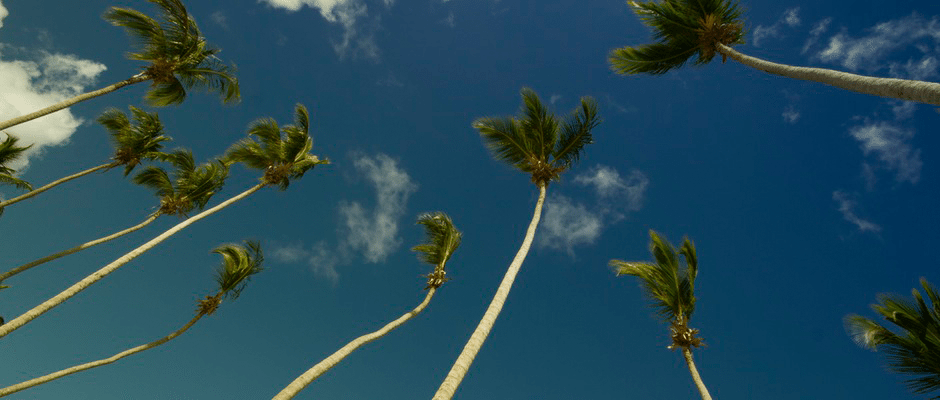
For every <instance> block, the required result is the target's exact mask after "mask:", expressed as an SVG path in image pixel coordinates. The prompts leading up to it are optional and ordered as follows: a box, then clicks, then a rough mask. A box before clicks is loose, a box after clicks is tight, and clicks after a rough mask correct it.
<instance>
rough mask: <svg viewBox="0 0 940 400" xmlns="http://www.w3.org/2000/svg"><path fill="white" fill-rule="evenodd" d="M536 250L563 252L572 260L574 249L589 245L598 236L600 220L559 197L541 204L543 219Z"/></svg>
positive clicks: (598, 217)
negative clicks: (578, 246) (546, 249)
mask: <svg viewBox="0 0 940 400" xmlns="http://www.w3.org/2000/svg"><path fill="white" fill-rule="evenodd" d="M540 225H541V230H540V231H539V243H538V244H539V246H540V247H549V248H553V249H557V250H564V251H566V252H567V253H568V254H569V255H571V256H572V257H573V256H574V246H577V245H582V244H592V243H594V241H595V240H597V238H598V237H600V235H601V229H602V227H603V223H601V216H600V215H598V214H596V213H595V212H592V211H589V210H588V209H587V208H586V207H584V205H581V204H573V203H572V202H571V200H569V199H568V198H567V197H564V196H562V195H555V196H553V197H551V198H549V199H548V200H547V201H546V202H545V216H544V217H543V218H542V221H541V224H540Z"/></svg>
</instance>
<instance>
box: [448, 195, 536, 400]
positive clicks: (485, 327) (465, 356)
mask: <svg viewBox="0 0 940 400" xmlns="http://www.w3.org/2000/svg"><path fill="white" fill-rule="evenodd" d="M544 202H545V185H540V186H539V200H538V202H537V203H535V213H534V215H533V216H532V222H530V223H529V229H528V230H527V231H526V234H525V239H524V240H523V241H522V246H521V247H519V252H517V253H516V257H515V258H513V259H512V263H511V264H509V269H508V270H507V271H506V275H505V276H503V281H502V282H501V283H500V284H499V288H498V289H496V295H494V296H493V301H492V302H490V306H489V307H488V308H487V309H486V313H484V314H483V318H482V319H481V320H480V323H479V324H478V325H477V328H476V330H474V331H473V335H471V336H470V340H468V341H467V344H466V345H465V346H464V348H463V351H461V352H460V356H458V357H457V361H455V362H454V366H453V367H451V369H450V372H448V373H447V378H445V379H444V382H443V383H441V387H439V388H438V389H437V393H435V394H434V400H450V399H451V398H453V397H454V393H456V392H457V387H458V386H460V382H461V381H463V378H464V376H465V375H466V374H467V371H468V370H469V369H470V364H472V363H473V359H474V358H476V356H477V353H478V352H480V348H481V347H483V342H484V341H486V337H487V336H488V335H489V334H490V330H491V329H493V324H494V323H496V317H498V316H499V312H500V311H501V310H502V309H503V304H504V303H505V302H506V298H507V297H508V296H509V290H510V289H512V283H513V281H515V280H516V274H518V273H519V269H520V268H521V267H522V262H523V261H524V260H525V257H526V255H527V254H528V253H529V247H530V246H532V239H533V238H534V237H535V228H536V227H538V225H539V219H540V218H541V217H542V203H544Z"/></svg>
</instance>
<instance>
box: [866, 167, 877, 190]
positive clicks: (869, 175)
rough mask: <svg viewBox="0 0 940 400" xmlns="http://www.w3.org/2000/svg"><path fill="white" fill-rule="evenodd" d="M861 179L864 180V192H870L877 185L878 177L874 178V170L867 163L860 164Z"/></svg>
mask: <svg viewBox="0 0 940 400" xmlns="http://www.w3.org/2000/svg"><path fill="white" fill-rule="evenodd" d="M862 179H863V180H865V190H867V191H869V192H871V191H873V190H875V184H876V183H878V177H877V176H875V169H874V168H873V167H872V166H871V164H869V163H862Z"/></svg>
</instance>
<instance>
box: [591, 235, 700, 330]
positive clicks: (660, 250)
mask: <svg viewBox="0 0 940 400" xmlns="http://www.w3.org/2000/svg"><path fill="white" fill-rule="evenodd" d="M650 238H651V241H650V253H652V255H653V258H654V259H655V262H654V263H647V262H626V261H621V260H611V261H610V266H611V267H614V268H615V269H616V272H617V275H618V276H620V275H632V276H636V277H638V278H640V282H641V284H642V286H643V288H644V289H645V292H646V294H647V295H648V296H649V297H650V299H651V300H652V302H653V304H652V305H653V308H654V309H656V311H657V313H658V314H659V315H660V316H662V317H663V319H664V320H665V321H667V322H672V321H677V320H682V321H685V323H687V322H688V320H689V319H690V318H691V317H692V313H693V312H694V311H695V294H694V292H693V289H694V288H695V277H696V275H697V272H698V261H697V258H696V256H695V246H694V244H692V242H691V241H690V240H688V239H686V240H685V241H684V243H683V246H682V250H681V255H683V256H684V258H685V260H686V267H685V268H680V263H679V255H680V253H679V252H677V251H676V249H675V248H674V247H673V246H672V244H670V243H669V242H668V241H666V240H665V239H664V238H662V237H660V236H659V234H657V233H656V232H655V231H652V230H651V231H650ZM690 256H691V258H690Z"/></svg>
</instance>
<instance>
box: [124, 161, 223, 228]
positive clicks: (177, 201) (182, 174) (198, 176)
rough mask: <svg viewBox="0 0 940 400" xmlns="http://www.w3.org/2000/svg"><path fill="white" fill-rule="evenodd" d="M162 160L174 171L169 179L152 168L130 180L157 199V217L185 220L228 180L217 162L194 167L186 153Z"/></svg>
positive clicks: (219, 162) (168, 175)
mask: <svg viewBox="0 0 940 400" xmlns="http://www.w3.org/2000/svg"><path fill="white" fill-rule="evenodd" d="M164 159H165V161H167V162H169V163H170V164H171V165H172V166H173V167H174V169H173V177H172V178H171V177H170V174H168V173H167V172H166V170H164V169H163V168H160V167H156V166H148V167H147V168H145V169H144V170H143V171H141V172H140V173H138V174H137V175H136V176H135V177H134V182H135V183H137V184H139V185H143V186H146V187H148V188H150V189H153V190H154V192H155V194H156V195H157V196H158V197H160V210H159V212H160V213H161V214H165V215H179V216H185V215H186V214H187V213H189V212H190V211H192V210H193V209H200V210H201V209H203V208H204V207H205V206H206V204H208V203H209V199H211V198H212V196H213V195H214V194H215V193H217V192H218V191H219V190H221V189H222V186H223V185H224V184H225V179H226V178H227V177H228V168H227V167H226V166H225V164H224V163H222V162H221V161H218V160H216V161H212V162H208V163H205V164H202V165H199V166H198V167H197V166H196V163H195V161H194V159H193V154H192V152H190V151H189V150H176V151H174V152H172V153H170V154H167V155H166V156H165V157H164Z"/></svg>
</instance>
